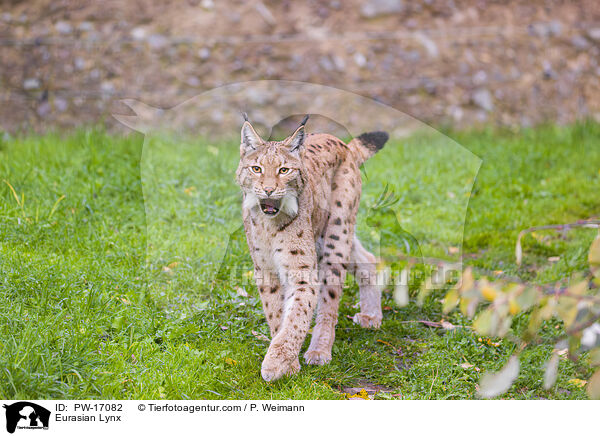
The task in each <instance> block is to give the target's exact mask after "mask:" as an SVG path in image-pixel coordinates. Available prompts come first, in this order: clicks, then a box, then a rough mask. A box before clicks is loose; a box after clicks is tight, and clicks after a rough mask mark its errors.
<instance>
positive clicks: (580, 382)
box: [569, 378, 587, 388]
mask: <svg viewBox="0 0 600 436" xmlns="http://www.w3.org/2000/svg"><path fill="white" fill-rule="evenodd" d="M569 383H570V384H572V385H574V386H577V387H578V388H582V387H584V386H585V385H586V384H587V380H581V379H580V378H572V379H571V380H569Z"/></svg>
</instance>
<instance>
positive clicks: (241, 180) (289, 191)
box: [236, 123, 304, 218]
mask: <svg viewBox="0 0 600 436" xmlns="http://www.w3.org/2000/svg"><path fill="white" fill-rule="evenodd" d="M298 133H299V132H298V131H297V132H296V133H294V135H292V136H290V137H289V138H287V139H285V140H283V141H263V140H262V139H261V138H260V137H259V136H258V134H257V133H256V132H255V131H254V129H253V128H252V126H251V125H250V124H249V123H245V124H244V127H243V128H242V143H241V146H240V163H239V166H238V169H237V172H236V178H237V182H238V184H239V185H240V187H241V188H242V191H243V193H244V204H243V207H244V208H245V209H253V208H255V207H258V208H260V210H261V212H262V213H263V214H264V215H266V216H267V217H269V218H274V217H276V216H277V215H279V213H284V214H286V215H288V216H290V217H294V216H296V214H297V213H298V196H299V195H300V193H301V192H302V188H303V186H304V181H303V172H304V166H303V164H302V160H301V159H300V154H299V147H300V145H301V142H299V141H303V140H304V133H303V131H302V132H301V133H299V134H298Z"/></svg>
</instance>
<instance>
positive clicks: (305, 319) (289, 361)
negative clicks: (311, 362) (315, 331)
mask: <svg viewBox="0 0 600 436" xmlns="http://www.w3.org/2000/svg"><path fill="white" fill-rule="evenodd" d="M311 242H312V241H310V240H308V243H307V244H303V243H302V241H299V243H298V245H296V244H294V245H292V246H291V247H290V246H288V247H283V246H282V247H278V248H280V249H281V252H283V250H288V253H286V254H285V255H282V256H281V257H280V261H279V263H280V279H281V281H282V282H283V287H284V289H285V291H284V295H285V297H284V301H283V315H282V321H281V325H280V329H279V331H278V333H277V334H276V335H275V336H274V337H273V340H272V341H271V345H270V346H269V351H267V355H266V356H265V359H264V360H263V363H262V368H261V375H262V377H263V379H265V380H266V381H274V380H277V379H278V378H280V377H282V376H283V375H286V374H294V373H296V372H298V371H299V370H300V362H299V360H298V354H299V353H300V348H301V347H302V344H303V343H304V339H305V338H306V335H307V333H308V330H309V328H310V322H311V321H312V316H313V313H314V310H315V309H314V308H315V305H316V302H317V295H316V294H317V285H316V283H315V282H316V278H314V276H316V273H315V270H316V253H315V252H314V248H312V247H310V245H311ZM313 245H314V243H313ZM286 261H289V264H285V265H284V262H286Z"/></svg>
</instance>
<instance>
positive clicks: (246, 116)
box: [242, 112, 248, 121]
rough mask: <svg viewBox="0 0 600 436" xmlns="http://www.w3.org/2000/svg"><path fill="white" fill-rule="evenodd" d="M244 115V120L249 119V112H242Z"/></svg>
mask: <svg viewBox="0 0 600 436" xmlns="http://www.w3.org/2000/svg"><path fill="white" fill-rule="evenodd" d="M242 116H243V117H244V121H248V114H247V113H246V112H242Z"/></svg>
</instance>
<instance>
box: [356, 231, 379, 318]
mask: <svg viewBox="0 0 600 436" xmlns="http://www.w3.org/2000/svg"><path fill="white" fill-rule="evenodd" d="M349 270H350V272H352V273H353V274H354V277H355V279H356V281H357V283H358V286H359V289H360V312H359V313H357V314H355V315H354V318H353V321H354V322H355V323H356V324H359V325H360V326H362V327H365V328H369V327H372V328H379V327H380V326H381V320H382V319H383V315H382V313H381V284H378V283H377V259H376V258H375V256H373V254H372V253H370V252H368V251H367V250H366V249H365V247H363V246H362V244H361V243H360V241H359V240H358V238H357V237H356V236H355V237H354V241H353V245H352V255H351V258H350V265H349Z"/></svg>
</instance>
